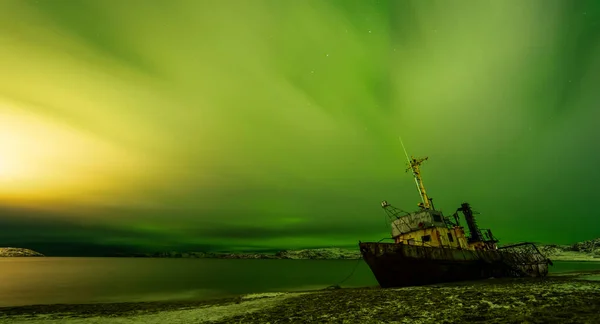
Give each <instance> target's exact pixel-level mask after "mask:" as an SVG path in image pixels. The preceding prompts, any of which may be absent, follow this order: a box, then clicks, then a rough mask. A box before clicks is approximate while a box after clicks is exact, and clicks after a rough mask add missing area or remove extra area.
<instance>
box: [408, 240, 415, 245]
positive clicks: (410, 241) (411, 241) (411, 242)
mask: <svg viewBox="0 0 600 324" xmlns="http://www.w3.org/2000/svg"><path fill="white" fill-rule="evenodd" d="M407 242H408V245H415V239H410V240H408V241H407Z"/></svg>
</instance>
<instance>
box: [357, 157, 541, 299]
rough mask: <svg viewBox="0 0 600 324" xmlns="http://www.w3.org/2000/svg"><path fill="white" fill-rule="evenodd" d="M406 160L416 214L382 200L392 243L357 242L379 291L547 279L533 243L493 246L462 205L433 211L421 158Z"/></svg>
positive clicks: (494, 241)
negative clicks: (414, 187) (417, 198)
mask: <svg viewBox="0 0 600 324" xmlns="http://www.w3.org/2000/svg"><path fill="white" fill-rule="evenodd" d="M405 153H406V151H405ZM406 157H407V159H408V160H409V167H408V169H407V170H406V171H407V172H408V171H412V173H413V175H414V178H415V183H416V185H417V189H418V191H419V195H420V196H421V202H420V203H419V205H418V206H419V210H418V211H415V212H404V211H401V210H399V209H397V208H395V207H393V206H391V205H390V204H389V203H388V202H387V201H383V202H382V203H381V207H383V209H384V210H385V211H386V213H387V214H388V216H389V218H390V220H391V227H392V237H391V239H393V241H394V242H393V243H380V242H359V248H360V252H361V254H362V257H363V259H364V260H365V262H366V263H367V264H368V265H369V267H370V268H371V271H372V272H373V274H374V275H375V278H376V279H377V281H378V283H379V285H380V286H381V287H382V288H390V287H404V286H418V285H428V284H435V283H442V282H452V281H467V280H477V279H487V278H490V277H495V278H500V277H543V276H545V275H546V274H548V265H552V261H551V260H550V259H548V258H546V257H544V255H542V253H540V251H539V250H538V249H537V247H536V246H535V245H534V244H533V243H520V244H513V245H508V246H503V247H498V240H497V239H496V238H495V237H494V236H493V234H492V231H491V230H489V229H485V230H484V229H480V228H479V227H478V225H477V223H476V220H475V214H476V213H475V212H474V211H473V210H472V209H471V206H470V205H469V204H468V203H466V202H465V203H462V204H461V206H460V207H459V208H458V209H457V210H456V212H455V213H454V214H453V215H451V217H446V216H444V215H443V213H442V212H441V211H440V210H436V209H435V208H434V205H433V199H431V198H429V196H428V195H427V192H426V191H425V186H424V184H423V180H422V178H421V170H420V166H421V164H422V163H423V162H424V161H426V160H427V158H421V159H416V158H414V157H411V158H409V157H408V154H406ZM459 212H460V213H461V214H463V215H464V219H465V222H466V224H467V228H468V234H466V233H465V229H464V227H463V226H461V224H460V217H459Z"/></svg>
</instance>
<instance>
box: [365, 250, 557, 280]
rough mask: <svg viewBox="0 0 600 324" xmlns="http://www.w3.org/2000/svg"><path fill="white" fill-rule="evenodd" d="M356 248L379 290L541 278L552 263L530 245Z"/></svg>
mask: <svg viewBox="0 0 600 324" xmlns="http://www.w3.org/2000/svg"><path fill="white" fill-rule="evenodd" d="M359 247H360V251H361V254H362V256H363V259H364V260H365V262H366V263H367V264H368V266H369V267H370V268H371V271H372V272H373V274H374V276H375V278H376V279H377V281H378V283H379V285H380V286H381V287H382V288H392V287H406V286H419V285H429V284H437V283H444V282H456V281H470V280H479V279H487V278H490V277H494V278H501V277H543V276H545V275H546V274H547V273H548V264H551V263H552V262H551V261H550V260H548V259H547V258H545V257H544V256H543V255H542V254H541V253H539V251H537V248H536V247H535V245H533V244H530V243H523V244H517V245H513V246H507V247H505V248H499V249H497V250H466V249H456V248H439V247H427V246H415V245H408V244H397V243H360V244H359ZM532 251H533V252H532Z"/></svg>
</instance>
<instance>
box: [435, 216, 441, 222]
mask: <svg viewBox="0 0 600 324" xmlns="http://www.w3.org/2000/svg"><path fill="white" fill-rule="evenodd" d="M433 221H434V222H441V221H442V215H439V214H433Z"/></svg>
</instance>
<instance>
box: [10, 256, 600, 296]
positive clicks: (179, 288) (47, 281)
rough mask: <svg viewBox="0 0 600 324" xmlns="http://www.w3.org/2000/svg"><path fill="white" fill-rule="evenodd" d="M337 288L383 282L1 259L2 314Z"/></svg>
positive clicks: (233, 266)
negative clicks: (27, 308) (15, 309)
mask: <svg viewBox="0 0 600 324" xmlns="http://www.w3.org/2000/svg"><path fill="white" fill-rule="evenodd" d="M550 269H551V270H550V271H551V273H560V272H565V271H581V270H595V269H598V270H600V262H555V263H554V266H553V267H551V268H550ZM344 279H345V280H344ZM342 281H343V282H342ZM335 284H340V286H342V287H365V286H376V285H377V281H376V280H375V278H374V277H373V274H372V273H371V271H370V270H369V267H368V266H367V265H366V264H365V263H364V262H363V261H362V260H243V259H242V260H239V259H237V260H235V259H166V258H165V259H159V258H54V257H45V258H1V259H0V307H5V306H20V305H35V304H57V303H67V304H82V303H103V302H130V301H165V300H186V299H210V298H221V297H229V296H234V295H239V294H248V293H261V292H275V291H297V290H312V289H323V288H326V287H328V286H331V285H335Z"/></svg>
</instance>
